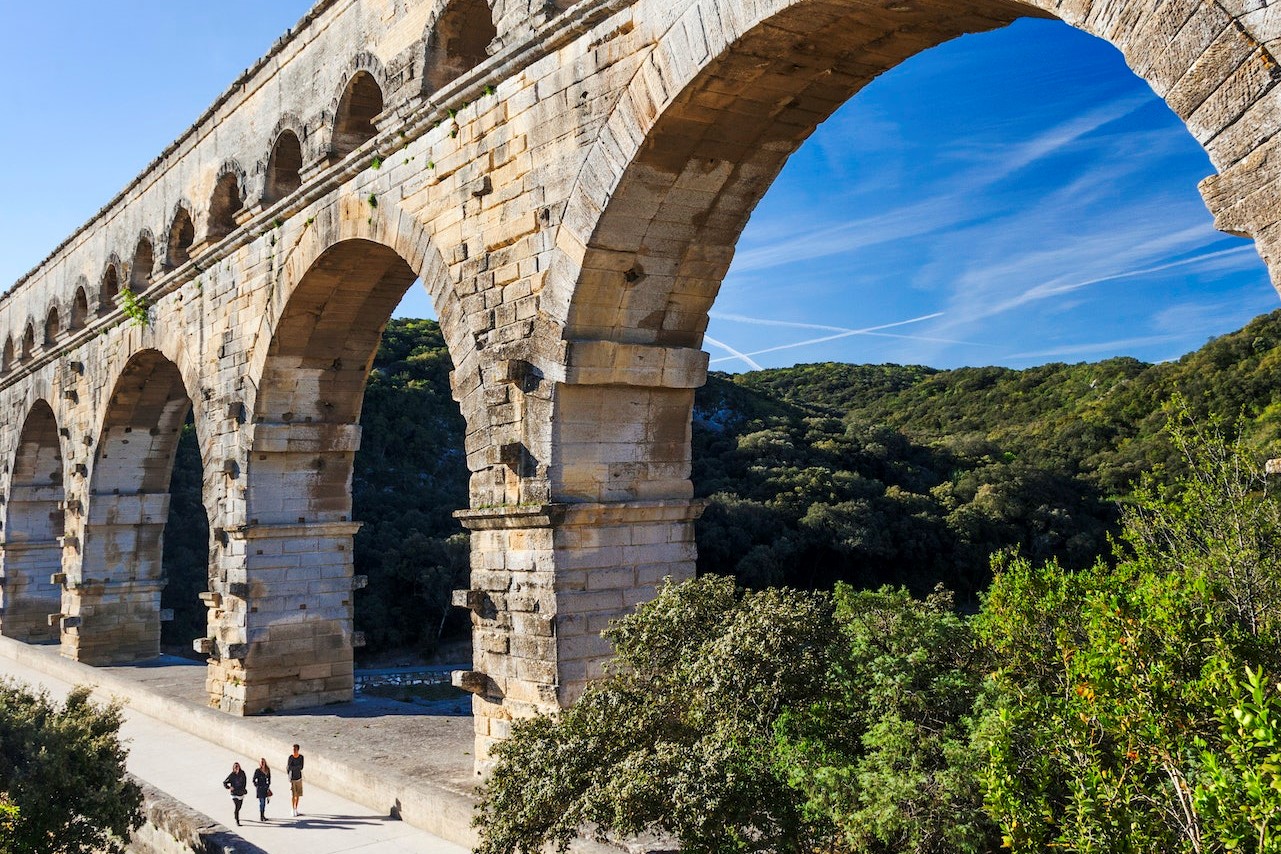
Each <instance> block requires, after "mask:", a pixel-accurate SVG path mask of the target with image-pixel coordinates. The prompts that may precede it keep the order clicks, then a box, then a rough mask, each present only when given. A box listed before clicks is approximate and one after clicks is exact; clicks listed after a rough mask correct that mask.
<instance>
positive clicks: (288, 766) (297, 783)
mask: <svg viewBox="0 0 1281 854" xmlns="http://www.w3.org/2000/svg"><path fill="white" fill-rule="evenodd" d="M285 770H286V771H288V772H289V793H290V795H292V796H293V803H294V817H295V818H297V817H298V816H299V815H301V813H299V812H298V799H299V798H301V797H302V754H301V753H299V752H298V745H296V744H295V745H294V752H293V753H291V754H289V759H288V761H286V762H285Z"/></svg>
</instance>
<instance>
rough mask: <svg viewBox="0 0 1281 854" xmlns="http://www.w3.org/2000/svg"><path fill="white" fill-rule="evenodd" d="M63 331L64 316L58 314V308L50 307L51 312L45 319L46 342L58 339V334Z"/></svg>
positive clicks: (46, 343) (50, 342) (49, 342)
mask: <svg viewBox="0 0 1281 854" xmlns="http://www.w3.org/2000/svg"><path fill="white" fill-rule="evenodd" d="M61 333H62V318H60V317H59V316H58V309H57V308H56V307H55V308H50V309H49V314H48V315H47V316H46V317H45V320H44V343H45V345H46V346H47V345H49V344H52V343H54V342H55V341H57V340H58V335H59V334H61Z"/></svg>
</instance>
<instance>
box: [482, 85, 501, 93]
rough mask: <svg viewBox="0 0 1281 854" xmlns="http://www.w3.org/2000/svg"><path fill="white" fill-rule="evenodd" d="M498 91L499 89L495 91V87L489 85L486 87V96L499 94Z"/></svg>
mask: <svg viewBox="0 0 1281 854" xmlns="http://www.w3.org/2000/svg"><path fill="white" fill-rule="evenodd" d="M497 91H498V90H497V89H495V88H494V87H493V85H492V84H491V85H489V86H486V87H485V95H486V96H490V95H493V94H494V93H495V92H497Z"/></svg>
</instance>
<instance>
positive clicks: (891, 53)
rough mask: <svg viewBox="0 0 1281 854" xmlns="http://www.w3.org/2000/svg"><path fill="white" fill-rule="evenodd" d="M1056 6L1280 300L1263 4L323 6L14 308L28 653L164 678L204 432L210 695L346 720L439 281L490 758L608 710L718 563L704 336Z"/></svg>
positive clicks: (14, 598) (4, 481) (618, 1)
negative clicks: (48, 644) (859, 169)
mask: <svg viewBox="0 0 1281 854" xmlns="http://www.w3.org/2000/svg"><path fill="white" fill-rule="evenodd" d="M1028 15H1036V16H1057V17H1059V18H1062V19H1063V20H1065V21H1067V22H1068V23H1069V24H1072V25H1074V26H1077V27H1079V28H1081V29H1083V30H1086V31H1088V32H1090V33H1093V34H1095V35H1097V36H1099V37H1102V38H1104V39H1106V40H1108V41H1109V42H1111V43H1112V44H1113V45H1115V46H1116V47H1117V48H1119V49H1120V50H1121V51H1122V52H1123V53H1124V55H1125V57H1126V59H1127V61H1128V62H1129V64H1130V66H1131V68H1133V69H1134V71H1135V72H1136V73H1137V74H1138V75H1140V76H1141V77H1142V78H1144V79H1145V80H1146V81H1147V82H1148V83H1149V84H1150V85H1151V86H1152V88H1153V89H1154V90H1155V91H1156V92H1158V93H1159V94H1160V95H1161V96H1163V97H1164V98H1165V100H1166V102H1167V103H1168V104H1169V105H1170V107H1171V108H1172V109H1173V110H1174V111H1175V112H1176V113H1177V114H1178V115H1179V116H1180V117H1181V118H1182V119H1183V120H1184V122H1185V123H1186V125H1187V127H1188V129H1189V131H1190V132H1191V133H1192V134H1193V135H1194V136H1195V137H1196V139H1197V140H1198V141H1200V143H1201V144H1202V145H1203V146H1204V147H1205V148H1206V150H1207V151H1208V152H1209V153H1210V157H1211V159H1212V161H1213V163H1214V166H1215V168H1216V170H1217V174H1216V175H1214V176H1211V177H1210V178H1207V179H1206V181H1205V182H1203V184H1202V193H1203V195H1204V197H1205V199H1206V201H1207V203H1208V205H1209V207H1210V209H1211V211H1212V212H1213V213H1214V215H1215V216H1216V218H1217V222H1218V225H1219V227H1220V228H1222V229H1224V230H1225V231H1229V232H1233V233H1237V234H1244V235H1249V236H1251V237H1253V238H1254V239H1255V241H1256V244H1257V246H1258V248H1259V251H1260V252H1261V254H1262V255H1263V256H1264V258H1265V259H1266V260H1267V262H1268V264H1269V266H1270V268H1271V270H1272V275H1273V280H1274V281H1277V279H1278V271H1279V270H1281V268H1279V267H1278V264H1279V262H1281V227H1279V226H1278V211H1281V206H1278V197H1279V193H1281V189H1279V185H1278V176H1281V143H1279V142H1278V139H1281V138H1279V137H1278V135H1277V134H1278V131H1279V130H1281V86H1278V85H1277V84H1278V81H1279V80H1281V67H1279V66H1278V63H1277V59H1276V53H1277V49H1278V47H1281V9H1278V8H1275V7H1274V8H1269V7H1268V6H1267V4H1266V0H1025V2H1016V0H581V2H576V3H572V4H571V3H570V2H568V0H554V2H544V0H448V2H446V0H321V2H320V3H318V4H317V5H316V7H315V8H314V9H313V10H312V12H311V13H310V14H309V15H308V16H307V17H306V18H304V19H303V20H302V21H301V22H300V23H299V24H298V26H297V27H295V28H294V29H293V30H292V31H291V32H290V33H288V34H287V35H286V36H285V37H284V38H282V39H281V40H280V41H279V42H278V43H277V44H276V45H275V46H274V47H273V48H272V49H271V51H270V53H269V54H268V55H267V56H266V57H264V58H263V59H262V60H261V61H260V62H259V63H258V64H257V65H256V66H255V67H254V68H252V69H250V70H249V71H248V72H246V73H245V74H244V76H242V77H241V78H240V79H239V80H237V81H236V82H235V83H234V84H233V85H232V87H231V88H230V89H228V90H227V92H226V94H224V95H223V96H222V97H221V98H220V99H219V100H218V101H217V103H215V104H214V105H213V107H211V108H210V109H209V111H208V112H207V113H206V114H205V115H204V116H203V117H202V118H201V119H200V120H199V121H198V122H197V123H196V124H195V125H194V126H193V127H192V128H191V129H190V130H188V131H187V132H186V133H185V134H184V135H183V136H182V137H181V138H180V139H179V140H178V141H177V142H175V143H174V144H173V145H172V146H171V147H170V148H168V149H167V150H166V151H164V152H163V153H162V154H161V155H160V156H159V158H158V159H157V160H156V161H155V162H154V163H152V165H151V166H150V167H148V168H147V169H146V171H144V172H143V174H141V175H140V176H139V177H138V178H137V179H136V180H135V181H134V182H133V183H132V184H130V185H129V186H128V187H127V188H126V189H125V190H124V191H123V192H122V193H121V194H120V195H119V196H118V197H117V198H115V199H114V200H112V201H111V202H110V203H109V204H108V205H107V206H106V207H105V208H104V209H103V210H102V211H101V212H100V213H99V214H97V215H96V216H95V217H94V218H93V219H92V220H91V221H90V222H89V223H87V224H86V225H85V226H84V227H83V228H81V229H80V230H79V231H77V232H76V233H75V234H73V235H72V236H71V237H69V238H68V239H67V241H66V242H65V243H63V244H62V245H61V246H59V247H58V248H57V249H56V250H55V251H54V252H53V254H51V255H50V256H49V257H48V258H47V259H46V260H45V261H44V262H43V263H42V264H40V266H39V267H37V268H36V269H35V270H33V271H32V272H31V273H30V274H28V275H27V276H25V277H24V278H23V279H22V280H21V281H19V282H18V283H17V284H16V285H15V286H14V287H13V288H12V289H11V290H10V291H9V292H8V293H7V294H6V295H5V296H4V298H3V300H0V340H2V341H3V342H4V344H3V362H2V364H0V461H2V463H0V464H2V466H3V468H2V475H0V495H2V496H3V498H4V505H3V508H2V510H3V538H4V543H3V586H2V587H0V591H2V592H0V603H2V605H3V612H2V616H0V630H2V631H3V634H5V635H8V636H12V637H16V638H20V639H25V640H29V641H54V640H57V641H60V643H61V649H62V652H63V654H64V655H67V656H70V657H73V658H77V659H80V660H81V661H85V662H89V663H94V664H107V663H115V662H126V661H131V660H138V659H144V658H149V657H152V656H155V655H156V654H157V653H158V645H159V636H160V619H161V611H160V591H161V589H162V586H163V584H164V579H163V577H162V574H161V567H160V554H161V542H162V537H163V533H164V524H165V520H166V516H167V510H168V495H167V491H168V484H169V479H170V472H171V469H172V464H173V457H174V450H175V446H176V442H177V439H178V436H179V431H180V429H181V427H182V424H183V423H184V420H185V419H186V417H187V415H188V412H189V411H191V412H193V413H194V422H195V429H196V432H197V435H198V438H199V443H200V448H201V453H202V456H203V463H204V471H205V482H204V503H205V507H206V511H207V513H208V516H209V519H210V527H211V532H212V533H211V537H210V543H209V573H210V578H209V588H208V592H207V593H205V594H204V597H203V598H204V599H205V600H206V604H207V605H208V609H209V623H208V627H209V628H208V637H207V638H203V639H198V640H197V646H198V647H200V648H202V649H205V650H207V651H208V652H209V653H210V661H209V666H208V680H207V686H208V692H209V701H210V703H211V704H212V705H214V706H216V707H218V708H220V709H223V710H225V711H227V712H230V713H234V714H249V713H254V712H260V711H264V710H267V709H285V708H290V707H296V706H302V705H310V704H316V703H320V702H326V701H331V700H341V699H346V698H349V697H350V695H351V691H352V647H353V644H355V643H358V639H357V638H356V636H355V634H354V632H353V630H352V609H353V592H352V591H353V587H355V586H357V585H358V583H359V582H358V580H356V579H353V577H352V564H351V545H352V536H353V534H354V533H355V531H356V530H357V527H358V523H357V521H356V520H354V519H352V517H351V491H350V487H351V476H352V460H353V454H354V452H355V450H356V449H357V447H358V445H359V443H360V427H359V424H358V419H359V415H360V408H361V401H362V395H363V390H364V386H365V380H366V377H367V375H368V372H369V370H370V364H371V361H372V359H373V356H374V353H375V351H376V349H377V345H378V341H379V337H380V334H381V331H382V328H383V326H384V325H385V324H386V322H387V320H388V318H389V316H390V313H391V311H392V310H393V308H394V307H395V306H396V305H397V303H398V302H399V300H400V298H401V296H402V295H403V293H404V292H405V291H406V289H407V288H409V287H410V286H411V285H412V284H413V283H414V282H415V280H416V279H418V278H421V279H422V281H423V283H424V284H425V286H426V288H427V289H428V291H429V292H430V294H431V297H432V299H433V300H434V304H435V308H436V311H437V313H438V315H439V318H440V321H441V325H442V327H443V330H444V334H445V337H446V340H447V342H448V345H449V349H450V352H451V354H452V357H453V361H454V366H455V370H454V372H453V376H452V383H453V392H454V397H455V399H456V400H457V401H458V404H459V406H460V407H461V409H462V413H463V415H464V417H465V420H466V423H467V440H466V455H467V462H468V466H469V469H470V471H471V507H470V508H459V509H460V510H461V512H460V513H459V518H460V519H461V521H462V523H463V524H464V525H466V526H467V527H468V528H470V529H471V531H472V532H473V534H472V584H471V588H472V589H471V590H469V591H460V592H459V594H458V596H457V601H458V603H459V604H461V605H463V606H465V607H469V608H471V610H472V612H473V625H474V641H475V663H474V669H473V671H471V672H468V673H465V674H462V675H461V678H460V681H461V683H462V684H463V685H464V686H465V687H468V688H469V689H471V690H473V691H474V692H475V695H476V699H475V710H476V727H477V730H476V732H477V740H478V748H479V749H480V751H481V752H482V753H483V750H484V749H485V747H486V746H487V744H488V743H489V741H490V740H491V739H494V738H501V737H502V736H503V735H504V734H505V733H506V731H507V727H508V725H509V721H510V720H511V719H512V718H513V717H518V716H520V715H524V714H528V713H529V712H530V711H531V710H535V709H549V708H554V707H556V706H557V704H562V703H567V702H570V701H572V700H573V699H574V697H575V696H576V695H577V694H578V692H580V691H581V689H582V687H583V685H584V683H585V681H586V680H588V679H590V678H591V677H593V676H594V675H596V674H598V673H599V672H600V669H601V666H602V662H603V660H604V659H605V657H606V656H607V654H608V652H609V650H608V649H607V647H606V646H605V645H604V643H603V642H602V641H601V639H600V637H599V634H598V633H599V632H600V630H601V629H602V628H603V627H604V626H605V624H606V622H607V621H608V620H609V619H610V618H611V617H613V616H614V615H617V614H619V613H620V612H623V611H624V610H625V609H627V608H629V607H631V606H633V605H634V604H636V603H637V602H639V601H641V600H643V599H645V598H646V597H647V596H649V595H651V594H652V592H653V590H654V587H655V585H656V584H657V583H658V582H659V581H660V580H661V579H662V578H663V577H665V576H674V577H677V578H680V577H686V576H689V575H691V574H692V573H693V568H694V557H695V552H694V541H693V520H694V518H695V517H696V516H697V513H698V509H697V506H696V504H695V502H693V501H692V489H691V485H690V480H689V476H690V416H691V407H692V404H693V395H694V389H695V388H696V387H698V386H699V385H701V384H702V383H703V381H704V379H705V376H706V369H707V356H706V354H705V353H703V352H702V351H701V349H700V348H701V344H702V336H703V331H704V328H705V326H706V323H707V315H708V311H709V309H710V307H711V304H712V301H713V300H714V299H715V296H716V292H717V289H718V288H719V286H720V283H721V279H722V277H723V276H724V275H725V272H726V270H727V268H728V266H729V263H730V259H731V256H732V255H733V251H734V245H735V242H736V240H737V238H738V235H739V233H740V231H741V230H742V228H743V226H744V224H745V223H746V221H747V217H748V215H749V213H750V212H751V210H752V208H753V206H754V205H755V204H756V202H757V201H758V200H759V199H760V198H761V196H762V195H763V194H764V193H765V191H766V189H767V188H768V187H769V186H770V183H771V182H772V181H773V179H774V177H775V176H776V175H777V173H778V171H779V170H780V168H781V167H782V165H783V163H784V161H785V160H786V159H787V157H788V155H789V154H791V153H792V152H793V151H794V150H795V149H796V148H797V147H798V146H799V145H800V144H801V142H802V141H803V140H804V139H805V138H806V137H807V136H808V135H809V134H810V133H811V132H813V130H814V129H815V127H816V126H817V125H818V124H819V123H820V122H822V121H823V120H824V118H826V117H827V116H828V115H829V114H830V113H831V112H832V111H833V110H834V109H836V108H837V107H838V106H839V105H841V104H842V103H843V102H845V101H846V100H847V99H849V98H850V97H851V96H852V95H854V94H855V93H856V92H858V90H859V89H860V88H861V87H862V86H864V85H865V84H866V83H867V82H868V81H869V80H871V79H872V78H873V77H875V76H876V75H877V74H879V73H881V72H882V71H884V70H886V69H888V68H890V67H892V66H894V65H895V64H897V63H899V62H901V61H903V60H904V59H906V58H908V57H910V56H912V55H914V54H916V53H918V52H919V51H921V50H923V49H925V48H928V47H930V46H932V45H935V44H938V43H939V42H942V41H945V40H947V39H950V38H953V37H955V36H958V35H960V34H962V33H967V32H975V31H981V30H988V29H992V28H996V27H1000V26H1003V25H1004V24H1006V23H1008V22H1010V21H1012V20H1013V19H1015V18H1016V17H1019V16H1028ZM1046 61H1047V62H1053V57H1047V58H1046ZM1010 71H1011V73H1018V69H1011V70H1010ZM137 297H144V298H145V299H146V301H147V302H148V303H150V307H149V308H148V309H147V310H146V316H145V321H146V322H145V323H144V322H142V321H143V320H144V317H143V315H142V313H141V311H140V309H139V306H138V303H137V299H136V298H137Z"/></svg>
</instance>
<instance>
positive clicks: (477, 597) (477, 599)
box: [453, 590, 489, 613]
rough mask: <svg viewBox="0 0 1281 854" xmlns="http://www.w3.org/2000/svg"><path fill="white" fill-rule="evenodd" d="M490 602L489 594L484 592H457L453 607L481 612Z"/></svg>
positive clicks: (455, 592)
mask: <svg viewBox="0 0 1281 854" xmlns="http://www.w3.org/2000/svg"><path fill="white" fill-rule="evenodd" d="M488 602H489V594H488V593H486V592H485V591H484V590H455V591H454V596H453V605H454V607H455V608H466V609H467V610H468V611H475V612H476V613H480V611H481V610H482V609H483V608H484V607H485V605H486V604H488Z"/></svg>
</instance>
